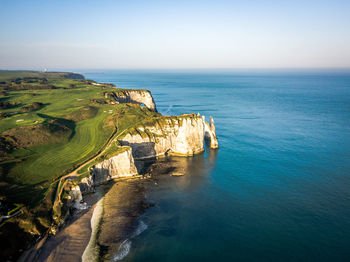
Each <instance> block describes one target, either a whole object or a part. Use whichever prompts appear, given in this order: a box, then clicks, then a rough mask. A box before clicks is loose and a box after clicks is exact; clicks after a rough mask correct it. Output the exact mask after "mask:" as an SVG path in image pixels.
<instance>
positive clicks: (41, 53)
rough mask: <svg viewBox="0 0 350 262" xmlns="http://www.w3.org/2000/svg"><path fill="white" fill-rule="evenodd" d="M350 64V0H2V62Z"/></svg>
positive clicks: (245, 65)
mask: <svg viewBox="0 0 350 262" xmlns="http://www.w3.org/2000/svg"><path fill="white" fill-rule="evenodd" d="M281 67H282V68H295V67H298V68H300V67H302V68H304V67H311V68H319V67H326V68H331V67H350V1H349V0H347V1H339V0H332V1H331V0H327V1H323V0H318V1H316V0H309V1H307V0H304V1H300V0H294V1H281V0H279V1H274V0H271V1H268V0H266V1H264V0H261V1H249V0H246V1H244V0H242V1H224V0H215V1H205V0H201V1H191V0H186V1H182V0H177V1H146V0H143V1H133V0H123V1H117V0H114V1H104V0H101V1H88V0H84V1H79V0H69V1H65V0H60V1H51V0H46V1H30V0H26V1H17V0H0V68H32V69H37V68H49V69H59V68H116V69H117V68H281Z"/></svg>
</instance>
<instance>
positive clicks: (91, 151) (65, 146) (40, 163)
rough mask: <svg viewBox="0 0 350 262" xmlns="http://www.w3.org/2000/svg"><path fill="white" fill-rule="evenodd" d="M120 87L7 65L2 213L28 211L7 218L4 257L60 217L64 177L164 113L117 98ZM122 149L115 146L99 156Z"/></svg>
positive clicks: (2, 85) (0, 79) (1, 106)
mask: <svg viewBox="0 0 350 262" xmlns="http://www.w3.org/2000/svg"><path fill="white" fill-rule="evenodd" d="M113 91H118V90H116V89H115V87H113V85H111V84H97V83H96V82H94V81H91V80H85V79H84V78H83V77H82V76H81V75H78V74H72V73H39V72H33V71H0V123H1V125H0V201H1V207H2V208H1V213H2V214H1V215H6V214H8V213H9V212H11V211H10V210H11V209H13V210H14V209H15V208H17V209H16V210H14V211H13V212H18V210H19V208H18V205H20V206H21V208H20V211H21V214H20V215H17V216H15V217H13V218H11V219H8V220H5V221H2V222H1V224H0V241H1V242H3V241H4V240H5V239H10V240H9V241H8V242H6V243H7V244H6V245H4V246H2V248H1V250H2V251H1V253H2V254H0V256H1V257H7V258H11V256H12V259H13V258H14V257H13V256H16V254H18V249H19V247H21V248H22V249H24V248H26V245H27V244H28V243H30V242H31V241H32V240H34V239H36V238H37V237H38V235H40V234H42V233H43V232H45V231H47V230H48V229H49V228H50V226H51V225H52V223H54V222H55V221H53V219H52V216H53V214H52V209H53V202H54V201H55V199H56V198H57V196H56V195H57V194H56V192H57V190H59V192H60V188H61V187H62V186H64V185H61V183H60V182H59V181H60V180H59V179H60V177H62V176H64V175H66V174H69V173H70V172H71V171H73V170H74V169H75V168H77V167H78V166H80V165H82V164H83V163H85V162H86V161H88V160H90V159H92V158H93V157H95V156H97V155H98V154H99V153H100V152H102V150H103V149H104V148H105V146H107V143H108V142H109V141H111V140H112V139H113V138H114V137H115V136H116V135H119V134H120V133H121V132H122V131H123V130H125V129H128V128H130V127H132V126H133V125H135V124H136V123H138V122H140V121H142V120H145V119H146V118H147V119H148V118H153V117H157V116H159V114H157V113H154V112H152V111H149V110H148V109H147V108H145V107H142V106H140V105H137V104H116V103H114V99H113V97H112V96H111V95H110V94H111V93H112V92H113ZM118 150H122V148H119V146H118V145H117V144H113V145H112V146H111V147H110V148H108V150H106V152H105V153H104V154H103V155H101V156H100V157H99V158H98V159H102V158H104V157H107V156H110V154H113V152H112V151H114V152H115V151H118ZM84 171H85V172H84ZM81 173H82V174H81V175H84V173H85V174H86V173H87V169H85V170H83V172H81ZM59 195H60V193H59ZM59 197H60V196H59ZM22 205H23V207H22ZM6 207H7V208H6ZM11 214H12V213H11ZM62 215H63V214H62ZM14 234H15V235H16V236H18V237H14Z"/></svg>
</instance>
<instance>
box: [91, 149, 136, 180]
mask: <svg viewBox="0 0 350 262" xmlns="http://www.w3.org/2000/svg"><path fill="white" fill-rule="evenodd" d="M123 149H124V150H122V152H121V153H118V154H116V155H115V156H113V157H111V158H109V159H106V160H104V161H102V162H100V163H98V164H97V165H95V167H94V168H93V170H92V177H93V181H94V184H95V185H96V184H100V183H103V182H105V181H108V180H111V179H114V178H119V177H127V176H133V175H137V169H136V167H135V163H134V158H133V157H132V154H131V148H130V147H124V148H123Z"/></svg>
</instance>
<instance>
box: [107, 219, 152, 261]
mask: <svg viewBox="0 0 350 262" xmlns="http://www.w3.org/2000/svg"><path fill="white" fill-rule="evenodd" d="M147 228H148V226H147V224H146V223H145V222H143V221H142V220H141V221H140V223H139V225H138V226H137V228H136V230H135V232H134V233H133V234H132V236H131V237H130V239H126V240H124V241H123V242H122V243H121V244H120V247H119V248H118V253H117V255H116V256H115V257H114V258H113V261H119V260H122V259H123V258H124V257H126V256H127V255H128V254H129V252H130V249H131V239H132V238H134V237H136V236H138V235H140V234H141V233H142V232H143V231H145V230H146V229H147Z"/></svg>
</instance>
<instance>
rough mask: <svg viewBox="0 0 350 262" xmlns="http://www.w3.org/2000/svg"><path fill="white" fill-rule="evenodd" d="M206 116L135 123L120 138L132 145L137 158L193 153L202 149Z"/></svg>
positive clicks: (125, 143) (121, 141)
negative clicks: (133, 126)
mask: <svg viewBox="0 0 350 262" xmlns="http://www.w3.org/2000/svg"><path fill="white" fill-rule="evenodd" d="M203 139H204V122H203V119H202V118H201V117H199V116H197V115H195V114H192V115H182V116H178V117H162V118H159V119H157V120H154V121H153V122H152V123H146V124H143V125H141V126H138V127H135V128H133V129H131V130H129V131H128V132H126V133H125V134H124V135H123V136H121V137H120V138H119V142H120V144H122V145H128V146H130V147H131V148H132V153H133V156H134V158H135V159H144V158H151V157H156V156H161V155H183V156H190V155H194V154H196V153H199V152H202V151H203V150H204V148H203Z"/></svg>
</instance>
